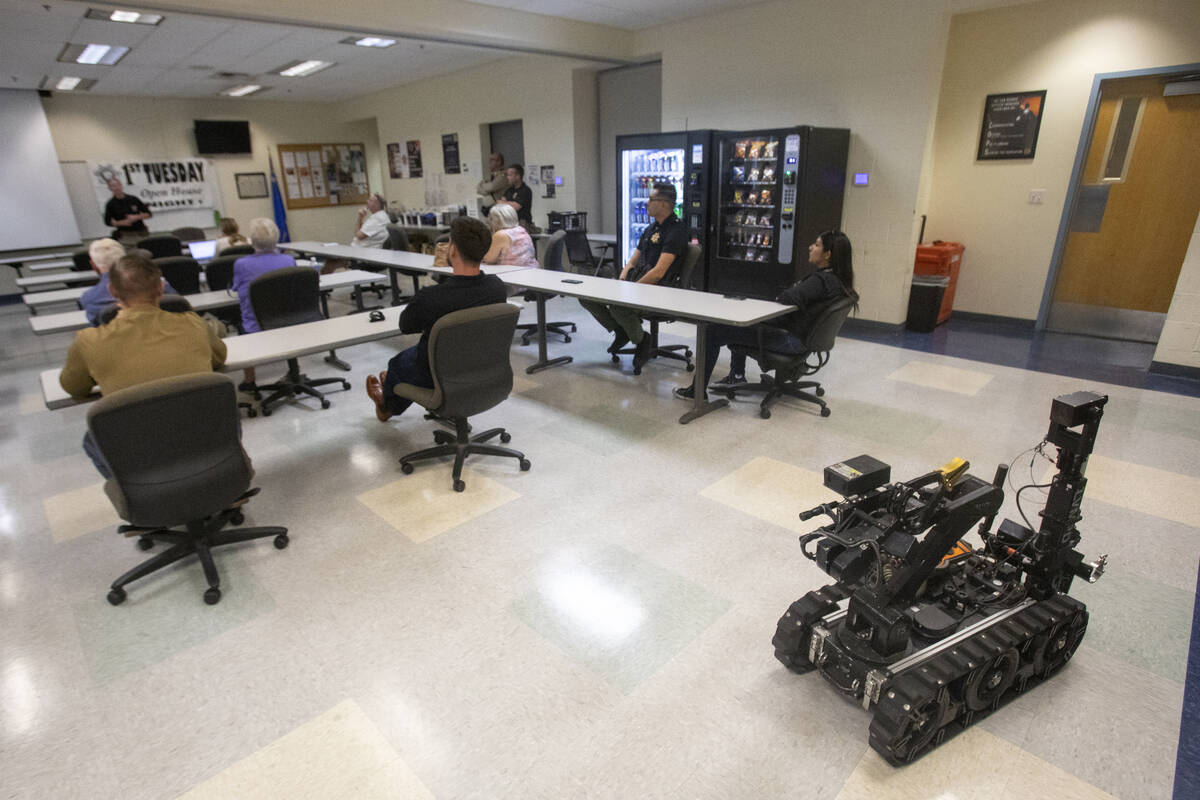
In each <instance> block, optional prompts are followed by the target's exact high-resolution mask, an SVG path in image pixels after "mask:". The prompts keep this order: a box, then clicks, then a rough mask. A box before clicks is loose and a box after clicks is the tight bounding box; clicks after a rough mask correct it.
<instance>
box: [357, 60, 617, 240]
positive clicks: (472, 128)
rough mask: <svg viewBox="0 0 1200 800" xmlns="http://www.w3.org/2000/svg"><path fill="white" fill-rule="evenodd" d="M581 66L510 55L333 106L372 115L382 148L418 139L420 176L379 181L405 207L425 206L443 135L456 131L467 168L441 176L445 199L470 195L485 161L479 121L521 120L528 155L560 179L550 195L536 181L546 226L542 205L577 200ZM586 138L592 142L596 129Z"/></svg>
mask: <svg viewBox="0 0 1200 800" xmlns="http://www.w3.org/2000/svg"><path fill="white" fill-rule="evenodd" d="M579 66H580V64H579V63H577V62H573V61H569V60H566V59H560V58H551V57H545V56H520V57H514V58H509V59H503V60H500V61H494V62H492V63H490V64H486V65H484V66H482V67H475V68H472V69H467V70H463V71H461V72H455V73H453V74H450V75H444V76H442V77H439V78H433V79H431V80H427V81H421V82H420V83H416V84H409V85H405V86H397V87H396V88H394V89H387V90H385V91H382V92H375V93H373V94H368V95H363V96H362V97H358V98H354V99H352V100H348V101H346V102H344V103H342V104H340V105H339V106H338V109H337V110H338V113H339V114H341V115H343V116H346V117H349V118H351V119H358V118H363V117H374V118H375V120H376V123H377V125H378V136H379V143H380V145H381V147H383V148H384V149H385V151H386V148H387V145H388V144H389V143H391V142H401V143H403V142H406V141H408V140H410V139H419V140H420V142H421V159H422V162H423V163H422V167H423V172H424V175H423V176H422V177H421V178H402V179H395V180H393V179H392V178H391V177H390V176H389V177H386V178H385V182H384V185H385V187H386V189H385V191H384V194H386V195H387V198H388V202H389V203H400V204H403V205H404V206H406V207H408V208H419V207H422V206H424V205H425V187H426V182H427V178H428V177H429V176H433V175H439V174H441V173H442V172H443V162H442V134H446V133H457V134H458V147H459V159H460V161H461V162H462V163H463V164H466V165H467V167H468V169H469V172H467V173H466V174H461V175H444V174H443V175H442V176H441V182H442V189H443V190H444V194H445V197H446V202H448V203H466V202H468V201H470V202H474V198H475V185H476V184H477V183H479V180H480V176H481V169H482V165H483V161H482V159H483V154H482V153H481V152H480V143H479V137H478V135H477V132H478V131H479V126H480V124H481V123H488V122H502V121H505V120H512V119H520V120H521V121H522V123H523V128H524V135H525V160H526V161H527V162H528V163H530V164H536V165H539V166H543V165H546V164H553V165H554V167H555V170H556V171H557V172H556V174H558V175H561V176H563V178H564V181H563V185H562V186H560V187H558V191H557V196H556V197H555V198H554V199H552V200H547V199H545V198H543V197H542V194H543V192H542V187H540V186H535V187H533V189H534V200H533V218H534V222H536V223H537V224H538V225H541V226H543V227H544V226H545V225H546V212H547V211H552V210H557V211H563V210H571V211H573V210H575V206H576V197H575V192H576V186H577V182H576V181H577V176H576V173H575V158H576V143H575V136H576V133H575V119H574V115H575V104H574V87H575V75H574V70H575V68H577V67H579ZM591 137H592V141H594V133H593V134H591ZM587 138H588V134H586V133H585V134H584V140H585V141H586V140H587Z"/></svg>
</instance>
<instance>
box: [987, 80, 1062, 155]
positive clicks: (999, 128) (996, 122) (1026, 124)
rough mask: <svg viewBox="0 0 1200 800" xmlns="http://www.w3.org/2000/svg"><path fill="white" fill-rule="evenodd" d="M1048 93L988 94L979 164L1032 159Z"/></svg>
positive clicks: (1044, 91) (1042, 90) (1043, 90)
mask: <svg viewBox="0 0 1200 800" xmlns="http://www.w3.org/2000/svg"><path fill="white" fill-rule="evenodd" d="M1045 107H1046V90H1045V89H1041V90H1038V91H1032V92H1007V93H1005V94H989V95H988V96H987V99H986V100H985V101H984V103H983V126H982V127H981V128H980V130H979V150H978V152H977V153H976V155H975V159H976V160H977V161H995V160H1003V159H1010V158H1033V154H1034V152H1035V151H1036V150H1037V140H1038V131H1039V130H1041V127H1042V112H1043V111H1044V110H1045Z"/></svg>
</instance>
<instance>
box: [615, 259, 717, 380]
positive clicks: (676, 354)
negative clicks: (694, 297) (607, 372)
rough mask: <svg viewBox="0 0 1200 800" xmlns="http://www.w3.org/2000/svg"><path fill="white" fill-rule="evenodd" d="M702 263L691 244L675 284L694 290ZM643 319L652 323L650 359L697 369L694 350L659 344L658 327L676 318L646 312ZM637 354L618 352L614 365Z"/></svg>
mask: <svg viewBox="0 0 1200 800" xmlns="http://www.w3.org/2000/svg"><path fill="white" fill-rule="evenodd" d="M699 262H700V247H699V246H698V245H694V244H689V245H688V249H687V253H685V254H684V256H683V265H682V266H681V267H680V268H679V279H678V280H677V281H676V282H675V283H674V284H673V285H675V286H678V287H680V288H683V289H694V288H695V284H696V279H697V277H698V272H697V270H696V265H697V264H698V263H699ZM642 319H644V320H646V321H648V322H649V323H650V358H671V359H675V360H676V361H682V362H683V363H684V366H685V367H686V368H687V371H688V372H691V371H693V370H694V369H696V365H695V364H693V363H692V355H693V353H692V349H691V348H690V347H688V346H687V345H686V344H668V345H660V344H659V343H658V326H659V325H661V324H663V323H666V322H675V318H674V317H672V316H669V315H667V314H655V313H652V312H646V313H645V314H643V315H642ZM636 352H637V348H636V347H627V348H625V349H624V350H618V351H617V352H615V353H613V357H612V360H613V363H614V364H616V363H617V362H618V361H620V360H621V359H620V356H623V355H633V354H634V353H636ZM633 374H634V375H641V374H642V371H641V370H640V369H634V371H633Z"/></svg>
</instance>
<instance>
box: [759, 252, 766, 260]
mask: <svg viewBox="0 0 1200 800" xmlns="http://www.w3.org/2000/svg"><path fill="white" fill-rule="evenodd" d="M767 255H768V253H767V251H766V250H763V251H762V252H761V253H759V254H758V260H759V261H766V260H767Z"/></svg>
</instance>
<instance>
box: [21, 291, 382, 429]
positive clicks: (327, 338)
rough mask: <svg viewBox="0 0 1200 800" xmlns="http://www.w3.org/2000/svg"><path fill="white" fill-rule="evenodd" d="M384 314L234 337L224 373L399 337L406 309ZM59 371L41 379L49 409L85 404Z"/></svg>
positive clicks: (44, 374)
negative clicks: (375, 319)
mask: <svg viewBox="0 0 1200 800" xmlns="http://www.w3.org/2000/svg"><path fill="white" fill-rule="evenodd" d="M381 311H382V313H383V319H382V320H381V321H379V322H371V318H370V316H369V315H367V314H348V315H346V316H344V317H331V318H330V319H323V320H318V321H317V322H306V323H303V324H301V325H289V326H288V327H286V328H274V329H272V330H269V331H260V332H258V333H250V334H245V335H243V336H231V337H230V338H228V339H224V340H222V341H224V342H225V347H226V350H227V353H226V357H225V364H224V366H222V367H221V372H238V371H240V370H243V369H245V368H247V367H256V366H259V365H262V364H270V363H273V362H276V361H286V360H288V359H289V358H299V357H300V356H306V355H312V354H313V353H322V352H325V351H327V350H334V349H336V348H340V347H350V346H352V345H356V344H362V343H363V342H372V341H376V340H378V339H386V338H388V337H390V336H400V335H401V333H400V313H401V312H402V311H403V309H400V308H385V309H382V310H381ZM60 372H62V369H61V368H59V369H48V370H45V371H43V372H42V373H41V375H40V376H39V378H40V380H41V384H42V398H43V399H44V400H45V402H46V408H50V409H55V408H64V407H66V406H70V405H75V404H77V403H80V402H84V400H77V399H75V398H73V397H71V396H70V395H69V394H67V393H66V391H64V390H63V388H62V386H60V385H59V383H58V376H59V373H60ZM99 396H100V395H99V394H98V393H94V394H93V395H92V396H91V397H90V398H88V399H95V398H98V397H99Z"/></svg>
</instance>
